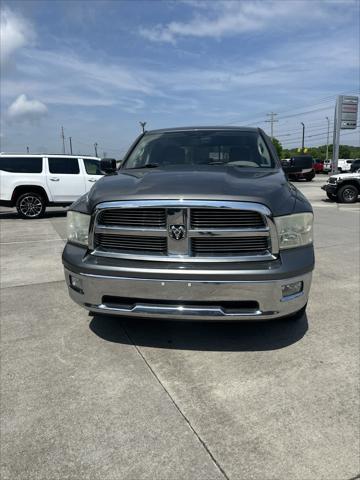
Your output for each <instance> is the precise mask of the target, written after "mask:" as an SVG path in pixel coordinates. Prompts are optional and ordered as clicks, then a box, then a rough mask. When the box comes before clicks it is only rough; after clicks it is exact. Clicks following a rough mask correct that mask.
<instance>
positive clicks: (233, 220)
mask: <svg viewBox="0 0 360 480" xmlns="http://www.w3.org/2000/svg"><path fill="white" fill-rule="evenodd" d="M190 224H191V228H196V229H202V228H241V227H250V228H252V227H263V226H264V219H263V217H262V216H261V214H260V213H259V212H253V211H249V210H226V209H221V208H219V209H209V208H194V209H191V212H190Z"/></svg>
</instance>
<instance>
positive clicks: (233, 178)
mask: <svg viewBox="0 0 360 480" xmlns="http://www.w3.org/2000/svg"><path fill="white" fill-rule="evenodd" d="M298 193H299V192H298V190H297V189H296V188H295V187H294V186H293V185H291V184H290V183H289V182H288V181H287V179H286V177H285V174H284V172H283V171H282V170H281V169H276V170H275V169H274V170H269V171H266V170H261V171H259V170H258V171H256V170H255V169H251V170H250V169H244V168H239V167H226V166H199V167H196V168H194V167H193V166H192V167H191V168H190V167H167V168H165V169H161V168H154V169H123V170H120V171H119V172H117V173H116V174H114V175H109V176H105V177H103V178H101V179H100V180H98V181H97V182H96V184H95V185H94V186H93V188H92V189H91V191H90V192H89V194H88V196H87V210H88V212H89V213H90V212H92V211H93V209H94V208H95V206H96V205H98V204H99V203H102V202H112V201H117V200H144V199H149V200H150V199H153V200H154V199H157V200H170V199H179V198H183V199H187V200H189V199H192V200H227V201H243V202H257V203H261V204H263V205H265V206H267V207H268V208H269V209H270V210H271V211H272V213H273V215H275V216H278V215H286V214H290V213H292V212H293V210H294V207H295V203H296V200H297V198H298ZM310 208H311V207H310Z"/></svg>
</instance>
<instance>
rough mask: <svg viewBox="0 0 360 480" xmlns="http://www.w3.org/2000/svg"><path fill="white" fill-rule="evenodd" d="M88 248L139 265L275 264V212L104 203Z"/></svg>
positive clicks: (246, 206)
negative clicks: (130, 260)
mask: <svg viewBox="0 0 360 480" xmlns="http://www.w3.org/2000/svg"><path fill="white" fill-rule="evenodd" d="M89 247H90V250H91V251H92V254H94V255H100V256H113V257H119V258H127V259H135V260H149V261H156V260H165V261H178V262H196V261H197V262H222V261H225V262H226V261H252V260H253V261H255V260H257V261H258V260H259V259H260V260H272V259H274V258H275V257H276V255H277V253H278V240H277V234H276V229H275V225H274V222H273V220H272V217H271V213H270V211H269V210H268V209H267V208H266V207H264V206H263V205H260V204H256V203H245V202H225V201H224V202H223V201H221V202H220V201H201V200H154V201H152V200H143V201H141V200H137V201H131V202H130V201H129V202H127V201H122V202H108V203H104V204H100V205H99V206H98V208H97V210H96V212H95V214H94V215H93V219H92V224H91V232H90V237H89Z"/></svg>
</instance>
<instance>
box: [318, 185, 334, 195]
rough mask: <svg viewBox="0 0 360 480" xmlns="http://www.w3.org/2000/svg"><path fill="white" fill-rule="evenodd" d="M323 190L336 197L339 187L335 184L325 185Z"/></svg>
mask: <svg viewBox="0 0 360 480" xmlns="http://www.w3.org/2000/svg"><path fill="white" fill-rule="evenodd" d="M321 189H322V190H325V192H327V193H331V194H333V195H336V192H337V185H336V184H335V183H325V185H323V186H322V187H321Z"/></svg>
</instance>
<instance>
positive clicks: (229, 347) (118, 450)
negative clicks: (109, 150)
mask: <svg viewBox="0 0 360 480" xmlns="http://www.w3.org/2000/svg"><path fill="white" fill-rule="evenodd" d="M324 179H325V177H322V176H321V177H317V178H316V179H315V181H313V182H312V183H298V184H297V185H298V186H299V188H300V189H301V190H302V191H303V192H304V193H305V195H307V196H308V198H309V199H310V200H311V202H312V204H313V206H314V211H315V248H316V262H317V264H316V270H315V272H314V277H313V286H312V291H311V297H310V302H309V305H308V310H307V316H304V317H303V318H302V319H301V320H300V321H299V322H298V323H294V322H287V321H276V322H267V323H253V324H241V323H240V324H239V323H237V324H229V323H226V324H210V325H209V324H201V323H197V324H194V323H181V322H169V323H167V322H160V321H149V320H148V321H141V320H118V319H106V318H102V317H100V316H99V317H95V318H94V319H92V317H90V316H88V314H87V312H86V311H84V310H82V309H81V308H80V307H78V306H77V305H75V304H74V303H73V302H72V301H71V300H70V299H69V297H68V294H67V291H66V288H65V283H64V280H63V272H62V265H61V258H60V254H61V250H62V248H63V244H64V236H65V216H64V213H63V212H62V211H61V210H60V211H58V212H57V211H53V210H52V211H51V212H50V213H49V214H48V215H47V216H46V218H44V219H41V220H36V221H24V220H20V219H19V218H17V217H16V215H15V214H13V213H12V212H11V211H10V210H6V209H2V212H1V213H0V229H1V299H2V310H1V314H2V318H1V344H2V345H1V346H2V354H1V364H2V369H1V415H2V421H1V462H2V470H1V478H2V480H5V479H9V480H27V479H36V480H65V479H71V480H83V479H88V480H97V479H99V480H100V479H101V480H110V479H114V480H115V479H116V480H119V479H129V480H141V479H155V480H157V479H159V480H168V479H176V480H178V479H186V480H187V479H193V478H194V479H206V480H208V479H232V480H233V479H241V480H250V479H256V480H270V479H271V480H322V479H324V480H349V479H352V478H355V477H356V478H358V477H357V475H359V472H360V467H359V453H360V446H359V433H360V432H359V378H360V377H359V373H360V372H359V358H360V350H359V269H360V264H359V238H360V237H359V217H360V216H359V211H360V203H359V202H358V203H357V204H356V205H341V206H340V205H337V204H336V203H331V202H329V201H327V200H326V197H325V195H324V192H322V190H320V185H321V184H322V183H323V182H324Z"/></svg>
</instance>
